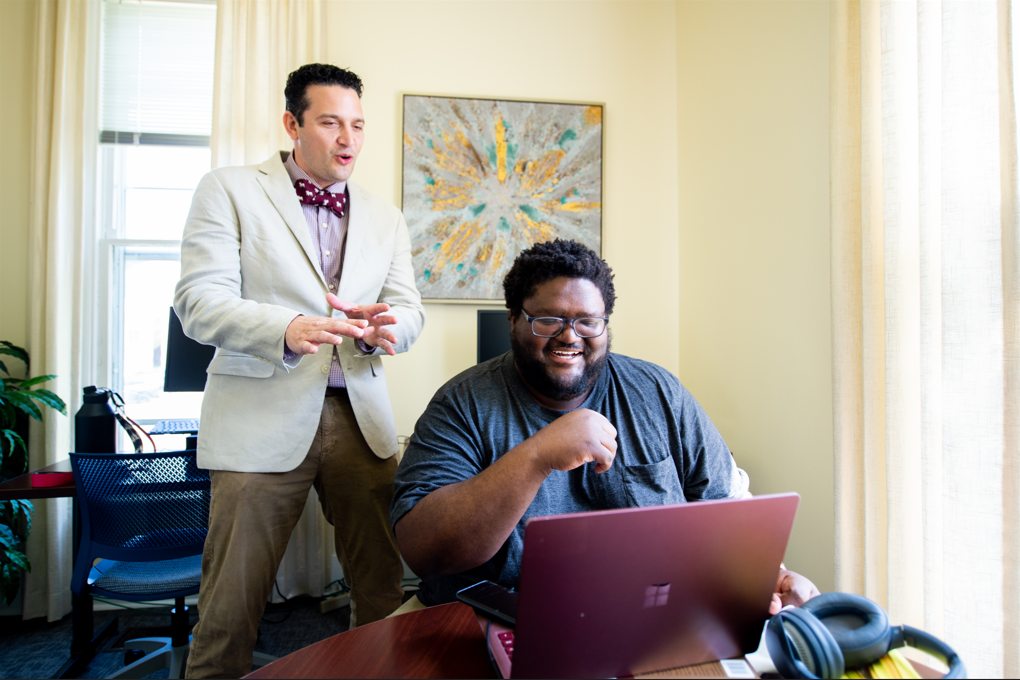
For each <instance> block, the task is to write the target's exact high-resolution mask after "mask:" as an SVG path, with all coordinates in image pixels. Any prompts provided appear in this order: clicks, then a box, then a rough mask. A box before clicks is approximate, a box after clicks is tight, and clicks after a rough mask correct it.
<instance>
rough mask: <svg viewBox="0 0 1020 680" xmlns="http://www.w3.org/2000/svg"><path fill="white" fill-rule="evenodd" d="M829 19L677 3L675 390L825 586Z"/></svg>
mask: <svg viewBox="0 0 1020 680" xmlns="http://www.w3.org/2000/svg"><path fill="white" fill-rule="evenodd" d="M828 21H829V6H828V3H827V2H825V1H824V0H793V1H781V0H750V1H736V0H733V1H729V2H705V1H698V0H680V1H679V2H677V4H676V31H677V33H676V35H677V38H676V41H677V92H678V97H677V102H678V103H677V109H678V116H677V130H678V145H677V149H678V152H677V159H678V166H679V188H680V197H679V206H680V207H679V215H680V230H679V236H680V261H679V265H680V305H679V313H680V318H681V320H682V333H681V336H680V369H679V376H680V379H681V381H683V382H684V384H685V385H686V386H687V387H688V389H690V390H691V392H692V393H693V394H694V395H695V396H696V397H697V398H698V399H699V400H700V401H701V403H702V404H703V405H704V407H705V410H706V411H707V412H708V413H709V415H710V416H711V417H712V419H713V420H714V421H715V423H716V425H717V426H718V427H719V429H720V431H721V432H722V434H723V436H724V437H725V438H726V441H727V442H728V443H729V445H730V448H731V449H732V450H733V451H734V453H735V455H736V457H737V460H738V462H739V463H740V465H741V466H742V467H743V468H745V469H746V470H747V471H748V473H749V474H750V476H751V490H752V491H753V492H755V493H757V494H761V493H774V492H780V491H797V492H798V493H800V495H801V498H802V500H801V505H800V509H799V511H798V516H797V523H796V525H795V529H794V534H793V537H792V539H791V543H790V547H789V549H788V551H787V564H788V566H789V567H790V568H791V569H795V570H798V571H801V572H802V573H804V574H806V575H808V576H810V577H811V578H813V579H814V580H815V582H816V583H817V584H818V586H819V587H821V588H822V590H826V589H831V588H832V587H833V506H832V493H833V476H832V474H833V472H832V381H831V371H832V368H831V332H830V302H829V300H830V295H829V212H828V211H829V202H828V197H829V167H828V162H829V160H828V159H829V140H828V80H829V78H828V75H829V71H828V56H829V52H828V50H829V44H828V43H829V40H828V36H829V27H828Z"/></svg>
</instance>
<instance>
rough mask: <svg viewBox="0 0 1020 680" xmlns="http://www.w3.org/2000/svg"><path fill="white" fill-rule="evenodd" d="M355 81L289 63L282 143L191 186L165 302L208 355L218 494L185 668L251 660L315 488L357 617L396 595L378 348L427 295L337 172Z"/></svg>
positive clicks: (390, 463) (349, 127) (404, 244)
mask: <svg viewBox="0 0 1020 680" xmlns="http://www.w3.org/2000/svg"><path fill="white" fill-rule="evenodd" d="M361 89H362V87H361V80H360V79H359V78H358V76H356V75H355V74H353V73H351V72H350V71H347V70H344V69H340V68H337V67H335V66H331V65H326V64H308V65H306V66H302V67H301V68H299V69H297V70H296V71H294V72H293V73H291V74H290V76H289V77H288V78H287V86H286V89H285V91H284V94H285V96H286V101H287V111H286V113H285V114H284V117H283V124H284V126H285V127H286V129H287V133H288V134H289V135H290V137H291V139H293V140H294V149H293V151H282V152H280V153H279V154H278V155H274V156H273V157H272V158H270V159H269V160H267V161H265V162H264V163H262V164H261V165H258V166H248V167H235V168H219V169H217V170H214V171H212V172H210V173H209V174H208V175H206V176H205V177H204V178H203V179H202V181H201V183H200V184H199V186H198V189H197V190H196V191H195V197H194V200H193V202H192V205H191V212H190V214H189V215H188V222H187V225H186V226H185V229H184V238H183V242H182V245H181V280H180V282H179V283H178V284H177V291H176V295H175V297H174V307H175V308H176V310H177V313H178V315H179V316H180V317H181V322H182V323H183V325H184V330H185V333H186V334H187V335H188V336H190V337H192V338H194V339H196V340H198V341H199V342H202V343H205V344H209V345H214V346H215V347H216V354H215V356H214V357H213V360H212V362H211V363H210V364H209V369H208V373H209V378H208V381H207V383H206V388H205V397H204V399H203V402H202V420H201V430H200V431H199V436H198V461H199V465H200V466H201V467H204V468H208V469H209V470H210V471H211V477H212V504H211V507H210V517H209V535H208V537H207V538H206V543H205V551H204V553H203V557H202V587H201V591H200V594H199V602H198V611H199V622H198V624H197V625H196V626H195V629H194V641H193V643H192V647H191V654H190V658H189V660H188V668H187V675H188V677H195V678H200V677H217V676H219V677H234V678H237V677H241V676H242V675H245V674H247V673H248V672H250V670H251V659H252V650H253V648H254V645H255V638H256V635H257V633H258V624H259V620H260V619H261V617H262V613H263V610H264V609H265V604H266V601H267V599H268V598H269V595H270V592H271V590H272V587H273V582H274V580H275V578H276V572H277V569H278V568H279V564H280V560H281V559H282V557H283V553H284V550H285V549H286V547H287V542H288V540H289V538H290V534H291V530H292V529H293V528H294V525H295V523H296V522H297V520H298V518H299V516H300V515H301V511H302V508H303V507H304V504H305V500H306V499H307V497H308V490H309V488H311V487H312V486H314V487H315V489H316V491H317V492H318V495H319V500H320V503H321V504H322V508H323V511H324V512H325V515H326V518H327V519H328V520H329V521H330V522H331V523H332V524H333V526H334V535H335V538H336V552H337V557H338V558H339V560H340V563H341V565H342V566H343V570H344V576H345V578H346V579H347V580H348V582H349V583H350V585H351V588H352V592H351V626H352V627H353V626H355V625H357V624H364V623H369V622H371V621H375V620H377V619H380V618H383V617H384V616H386V615H387V614H389V613H390V612H391V611H393V610H394V609H396V608H397V607H398V606H399V605H400V598H401V594H402V591H401V587H400V581H401V577H402V576H403V567H402V565H401V562H400V555H399V553H398V551H397V546H396V542H395V540H394V538H393V533H392V529H391V527H390V524H389V514H388V513H389V505H390V499H391V497H392V495H393V474H394V471H395V470H396V467H397V463H396V458H395V454H396V452H397V438H396V428H395V426H394V421H393V411H392V409H391V406H390V402H389V395H388V393H387V390H386V381H385V378H384V376H383V367H382V361H381V359H380V356H381V355H382V354H383V353H387V354H390V355H393V354H395V353H396V352H404V351H407V350H408V349H409V348H410V346H411V344H412V343H413V342H414V341H415V339H416V338H417V337H418V334H419V333H420V332H421V329H422V326H423V324H424V322H425V311H424V309H423V308H422V305H421V296H420V295H419V294H418V291H417V290H416V289H415V286H414V274H413V271H412V268H411V252H410V240H409V237H408V233H407V226H406V225H405V223H404V218H403V216H402V215H401V214H400V211H399V210H398V209H397V208H395V207H394V206H393V205H391V204H389V203H387V202H386V201H384V200H382V199H380V198H378V197H376V196H374V195H372V194H370V193H368V192H367V191H366V190H365V189H363V188H361V187H360V186H358V185H357V184H355V183H354V182H351V181H349V178H350V176H351V173H352V171H353V170H354V165H355V162H356V161H357V158H358V153H359V152H360V151H361V146H362V142H363V139H364V124H365V121H364V117H363V115H362V110H361ZM342 340H343V342H341V341H342Z"/></svg>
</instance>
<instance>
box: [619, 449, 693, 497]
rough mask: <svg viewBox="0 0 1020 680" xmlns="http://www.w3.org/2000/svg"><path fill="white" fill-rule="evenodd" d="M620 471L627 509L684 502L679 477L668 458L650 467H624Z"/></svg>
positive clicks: (671, 460)
mask: <svg viewBox="0 0 1020 680" xmlns="http://www.w3.org/2000/svg"><path fill="white" fill-rule="evenodd" d="M621 471H622V473H623V484H624V490H625V492H626V496H627V505H628V507H632V508H637V507H647V506H650V505H671V504H675V503H683V502H685V501H686V498H685V497H684V491H683V487H682V486H681V485H680V476H679V474H678V473H677V469H676V465H675V464H674V463H673V458H672V457H670V456H666V458H665V459H664V460H661V461H659V462H658V463H651V464H650V465H624V466H623V468H622V470H621Z"/></svg>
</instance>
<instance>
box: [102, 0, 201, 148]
mask: <svg viewBox="0 0 1020 680" xmlns="http://www.w3.org/2000/svg"><path fill="white" fill-rule="evenodd" d="M215 46H216V6H215V5H214V4H210V3H190V2H179V1H177V2H156V1H153V0H105V1H104V2H103V44H102V67H101V70H102V90H101V91H102V96H101V100H102V110H101V115H100V120H101V121H102V123H101V125H102V130H101V133H100V142H102V143H108V144H110V143H112V144H117V143H120V144H124V143H127V144H146V143H148V144H187V145H200V146H208V144H209V134H210V130H211V126H212V91H213V59H214V54H215Z"/></svg>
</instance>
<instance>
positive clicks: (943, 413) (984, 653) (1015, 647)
mask: <svg viewBox="0 0 1020 680" xmlns="http://www.w3.org/2000/svg"><path fill="white" fill-rule="evenodd" d="M858 15H859V17H860V21H859V24H856V23H855V20H854V18H855V17H856V16H858ZM1015 22H1016V17H1015V8H1013V7H1012V6H1011V4H1010V3H1009V2H1007V1H1005V0H1003V1H1002V2H989V1H981V2H972V1H968V0H943V1H938V0H936V1H931V0H920V1H912V0H861V1H860V2H845V1H843V0H837V1H836V2H835V3H834V4H833V20H832V24H831V26H832V29H831V30H832V43H831V44H832V74H833V78H832V101H833V111H832V118H831V121H832V123H831V125H832V140H833V144H832V150H833V157H832V160H831V167H832V199H833V200H832V235H833V238H832V249H833V252H832V262H833V286H832V294H833V349H834V366H833V377H834V393H835V395H836V398H835V400H834V418H835V433H836V436H835V448H836V470H837V478H836V498H835V504H836V523H837V526H836V537H837V547H836V561H837V564H836V584H837V588H839V589H840V590H844V591H850V592H857V593H862V594H864V595H867V596H868V597H871V598H873V599H875V600H877V601H878V602H880V603H881V604H883V605H885V606H886V607H887V609H888V611H889V614H890V617H891V618H892V619H893V621H894V622H897V623H907V624H911V625H914V626H919V627H922V628H924V629H926V630H928V631H930V632H931V633H933V634H935V635H937V636H940V637H942V638H944V639H945V640H946V641H947V642H948V643H949V644H951V645H952V646H954V647H955V648H956V649H957V651H958V652H959V653H960V654H961V656H962V657H963V659H964V661H965V663H966V664H967V667H968V670H969V672H970V675H971V676H972V677H997V676H1002V675H1006V676H1012V677H1015V676H1017V675H1020V415H1018V409H1017V406H1018V404H1020V399H1018V396H1020V236H1018V229H1020V227H1018V224H1020V204H1018V195H1020V191H1018V184H1017V182H1018V179H1017V174H1018V173H1017V155H1018V152H1017V134H1016V127H1017V124H1016V111H1017V105H1016V88H1015V85H1014V74H1015V72H1016V69H1015V64H1016V61H1017V57H1016V55H1015V50H1014V48H1013V36H1014V24H1015ZM855 90H856V92H858V93H859V96H855ZM858 116H859V117H858ZM858 121H859V122H858ZM855 141H856V142H857V143H856V144H855ZM855 165H856V167H857V168H859V172H855ZM858 201H859V203H858ZM857 262H859V263H860V265H859V269H858V268H856V267H855V265H856V263H857ZM855 275H857V276H859V278H858V280H857V281H856V282H855V281H854V276H855ZM858 328H859V329H860V336H859V337H860V340H859V342H858V341H857V339H856V336H855V333H856V332H857V329H858ZM858 395H859V396H858Z"/></svg>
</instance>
